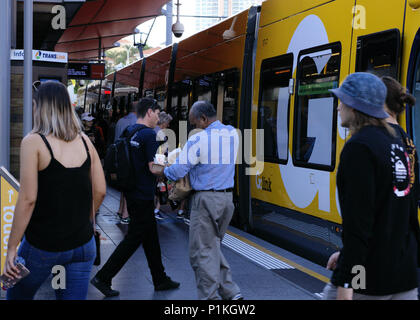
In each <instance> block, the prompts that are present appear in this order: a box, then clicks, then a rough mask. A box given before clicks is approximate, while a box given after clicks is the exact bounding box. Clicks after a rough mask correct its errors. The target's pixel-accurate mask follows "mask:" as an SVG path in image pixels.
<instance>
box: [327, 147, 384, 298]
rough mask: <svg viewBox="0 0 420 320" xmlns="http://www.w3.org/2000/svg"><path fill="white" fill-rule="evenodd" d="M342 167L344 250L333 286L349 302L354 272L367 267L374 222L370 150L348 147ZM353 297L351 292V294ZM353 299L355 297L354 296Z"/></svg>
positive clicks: (335, 273)
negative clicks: (355, 269) (357, 268)
mask: <svg viewBox="0 0 420 320" xmlns="http://www.w3.org/2000/svg"><path fill="white" fill-rule="evenodd" d="M340 167H341V170H343V171H342V174H343V183H342V185H343V188H344V190H339V192H340V208H341V213H342V217H343V248H342V249H341V251H340V256H339V258H338V262H337V268H336V270H335V271H334V276H333V278H332V283H333V284H334V285H336V286H338V287H341V288H342V289H347V290H342V289H340V292H341V297H342V298H349V296H350V291H349V290H348V289H350V288H351V283H352V279H353V277H354V276H355V275H354V274H353V273H352V269H353V267H354V266H356V265H360V266H364V265H365V263H366V260H367V255H368V249H369V248H368V243H369V239H370V238H371V236H372V233H373V226H374V222H375V209H376V206H375V200H376V199H375V198H376V197H375V194H376V188H377V185H376V181H375V178H376V177H375V172H376V166H375V160H374V157H373V155H372V154H371V152H370V150H369V149H368V148H367V147H366V146H364V145H362V144H359V143H348V144H347V145H346V146H345V147H344V148H343V151H342V156H341V160H340ZM351 293H352V292H351ZM351 295H352V294H351Z"/></svg>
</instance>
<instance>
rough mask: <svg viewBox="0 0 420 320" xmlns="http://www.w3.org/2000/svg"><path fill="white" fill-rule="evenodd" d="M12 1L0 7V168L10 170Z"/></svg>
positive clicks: (6, 1)
mask: <svg viewBox="0 0 420 320" xmlns="http://www.w3.org/2000/svg"><path fill="white" fill-rule="evenodd" d="M11 13H12V0H2V1H1V5H0V29H1V32H0V43H1V46H0V166H3V167H5V168H6V169H7V170H10V47H11V34H12V19H11Z"/></svg>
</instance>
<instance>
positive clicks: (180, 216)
mask: <svg viewBox="0 0 420 320" xmlns="http://www.w3.org/2000/svg"><path fill="white" fill-rule="evenodd" d="M176 217H177V218H178V219H184V211H182V210H179V211H178V212H177V214H176Z"/></svg>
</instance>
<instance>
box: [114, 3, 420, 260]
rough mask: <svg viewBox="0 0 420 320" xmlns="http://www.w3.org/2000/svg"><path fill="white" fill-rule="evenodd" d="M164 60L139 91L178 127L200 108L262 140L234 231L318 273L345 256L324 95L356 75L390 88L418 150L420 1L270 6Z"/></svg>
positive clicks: (333, 110)
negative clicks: (306, 262)
mask: <svg viewBox="0 0 420 320" xmlns="http://www.w3.org/2000/svg"><path fill="white" fill-rule="evenodd" d="M227 31H232V32H227ZM161 51H162V52H157V53H155V54H154V55H151V56H149V57H146V58H144V59H143V60H142V61H140V62H139V65H141V66H142V70H143V74H141V72H140V73H139V76H138V77H139V81H140V82H139V83H140V87H142V89H143V91H144V94H149V95H154V96H155V97H157V98H158V100H160V101H161V103H162V105H163V106H164V108H165V109H166V110H167V111H168V112H170V113H171V114H173V116H174V118H175V120H186V119H187V114H188V109H189V107H190V106H191V105H192V103H193V102H194V101H196V100H200V99H206V100H210V101H211V102H212V103H213V104H214V105H215V106H216V109H217V113H218V118H219V120H221V121H223V122H224V123H226V124H232V125H234V126H235V127H237V128H239V129H240V130H241V131H244V130H245V129H252V130H253V133H254V134H253V137H254V138H255V136H256V134H255V133H256V130H257V129H263V130H264V155H263V156H262V157H260V158H258V163H257V165H256V166H255V167H256V168H263V169H261V170H257V174H256V175H252V176H247V175H246V174H245V172H246V171H245V169H246V168H247V167H248V164H246V163H243V164H239V165H238V169H237V177H236V198H235V199H236V200H235V201H236V204H237V213H236V215H235V218H234V223H235V224H236V225H237V226H239V227H240V228H243V229H245V230H248V231H250V232H252V233H254V234H257V235H259V236H260V237H263V238H265V239H268V240H270V241H273V242H275V243H278V244H281V245H283V246H284V247H286V248H288V249H289V250H292V251H294V252H296V253H298V254H301V255H303V256H305V257H307V258H310V259H312V260H314V261H316V262H318V263H325V261H326V259H327V258H328V257H329V255H330V254H331V253H332V252H334V251H335V250H336V249H337V248H338V247H340V245H341V239H340V233H341V217H340V208H339V205H338V197H337V189H336V170H337V167H338V161H339V156H340V152H341V150H342V148H343V146H344V144H345V142H346V140H347V139H348V132H347V131H346V129H344V128H343V127H341V125H340V119H339V115H338V113H337V105H338V101H337V99H335V98H334V97H333V96H332V95H331V94H330V93H329V91H328V89H331V88H336V87H338V86H339V84H340V82H342V81H343V80H344V79H345V77H346V76H347V75H348V74H350V73H353V72H356V71H364V72H371V73H374V74H377V75H379V76H383V75H390V76H392V77H394V78H396V79H397V80H399V81H400V82H401V83H402V84H403V85H404V86H406V87H407V88H408V90H410V92H411V93H413V94H414V95H415V96H416V97H417V106H416V107H414V108H412V109H411V110H407V112H406V114H405V115H404V116H403V117H402V118H401V119H400V123H401V125H402V126H403V127H404V128H405V129H406V130H407V132H408V133H409V134H410V135H411V136H412V137H413V139H414V142H415V143H417V144H419V143H420V108H419V107H420V0H390V1H381V0H299V1H279V0H267V1H265V2H263V3H262V5H261V7H251V8H250V9H249V10H246V11H244V12H242V13H240V14H238V15H236V16H233V17H231V18H229V19H226V20H224V21H222V22H221V23H219V24H217V25H215V26H213V27H211V28H209V29H207V30H204V31H202V32H200V33H197V34H195V35H193V36H191V37H190V38H188V39H185V40H183V41H180V42H179V43H178V44H173V45H172V46H170V47H167V48H165V49H162V50H161ZM159 57H161V58H160V60H159V59H157V58H159ZM129 68H130V67H129ZM138 69H139V70H140V68H138ZM123 72H126V71H122V73H123ZM142 77H143V78H144V79H143V80H142ZM117 81H118V79H117ZM136 81H137V80H136ZM136 81H135V82H136ZM255 141H256V140H255V139H254V142H253V148H252V149H253V154H254V155H255V154H256V147H257V146H256V143H255Z"/></svg>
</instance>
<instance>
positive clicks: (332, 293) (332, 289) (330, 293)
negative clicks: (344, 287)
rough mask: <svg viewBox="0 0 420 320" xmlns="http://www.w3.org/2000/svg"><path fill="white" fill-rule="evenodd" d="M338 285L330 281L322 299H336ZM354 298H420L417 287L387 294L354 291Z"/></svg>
mask: <svg viewBox="0 0 420 320" xmlns="http://www.w3.org/2000/svg"><path fill="white" fill-rule="evenodd" d="M336 299H337V287H336V286H334V285H332V284H331V283H328V284H327V285H326V286H325V288H324V291H323V297H322V300H336ZM353 300H418V296H417V288H416V289H413V290H409V291H405V292H399V293H395V294H390V295H386V296H370V295H366V294H360V293H353Z"/></svg>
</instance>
